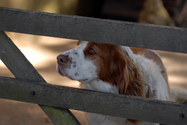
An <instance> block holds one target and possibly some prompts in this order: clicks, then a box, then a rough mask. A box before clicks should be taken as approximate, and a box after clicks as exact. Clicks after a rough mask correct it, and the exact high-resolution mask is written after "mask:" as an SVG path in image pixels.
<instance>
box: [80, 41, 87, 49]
mask: <svg viewBox="0 0 187 125" xmlns="http://www.w3.org/2000/svg"><path fill="white" fill-rule="evenodd" d="M87 44H88V42H87V41H79V42H78V46H77V48H82V49H84V48H85V47H86V46H87Z"/></svg>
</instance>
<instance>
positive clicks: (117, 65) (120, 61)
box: [110, 51, 145, 97]
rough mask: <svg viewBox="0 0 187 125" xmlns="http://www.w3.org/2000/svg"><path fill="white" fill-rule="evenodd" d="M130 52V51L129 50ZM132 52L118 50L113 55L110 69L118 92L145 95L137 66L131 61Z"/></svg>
mask: <svg viewBox="0 0 187 125" xmlns="http://www.w3.org/2000/svg"><path fill="white" fill-rule="evenodd" d="M131 52H132V51H131ZM131 54H133V53H127V52H126V51H119V54H118V55H117V56H115V57H113V60H112V62H111V65H110V71H111V74H112V76H114V82H115V83H116V85H117V87H118V91H119V94H125V95H133V96H141V97H145V91H144V85H145V83H144V81H143V79H142V74H141V73H142V72H141V70H140V69H139V66H138V65H136V64H135V63H134V62H133V59H134V58H133V57H129V55H130V56H133V55H131Z"/></svg>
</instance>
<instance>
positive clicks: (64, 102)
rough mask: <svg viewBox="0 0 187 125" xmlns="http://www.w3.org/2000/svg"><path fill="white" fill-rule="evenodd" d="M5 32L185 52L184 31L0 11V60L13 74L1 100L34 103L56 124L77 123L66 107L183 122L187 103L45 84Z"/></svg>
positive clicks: (0, 83)
mask: <svg viewBox="0 0 187 125" xmlns="http://www.w3.org/2000/svg"><path fill="white" fill-rule="evenodd" d="M4 31H11V32H19V33H26V34H34V35H44V36H52V37H61V38H70V39H78V40H87V41H94V42H100V43H109V44H116V45H126V46H133V47H140V48H149V49H159V50H164V51H172V52H181V53H187V49H186V48H187V29H181V28H170V27H159V26H153V25H145V24H138V23H129V22H120V21H112V20H101V19H94V18H86V17H78V16H67V15H59V14H50V13H43V12H35V11H26V10H18V9H9V8H0V59H1V60H2V61H3V62H4V64H5V65H6V66H7V67H8V69H9V70H10V71H11V72H12V73H13V75H14V76H15V78H7V77H0V98H4V99H11V100H17V101H23V102H29V103H36V104H39V105H40V107H41V108H42V109H43V111H44V112H45V113H46V114H47V115H48V116H49V118H50V119H51V120H52V121H53V123H54V124H55V125H70V124H80V123H79V122H78V121H77V120H76V118H75V117H74V116H73V115H72V113H71V112H70V111H69V110H68V109H75V110H81V111H86V112H93V113H99V114H104V115H111V116H116V117H124V118H130V119H137V120H143V121H149V122H156V123H162V124H169V125H176V124H177V125H179V124H180V125H186V124H187V118H186V117H187V101H185V102H184V103H176V102H167V101H158V100H153V99H147V98H141V97H133V96H127V95H120V94H111V93H104V92H95V91H91V90H82V89H76V88H70V87H64V86H56V85H51V84H48V83H46V81H45V80H44V79H43V78H42V77H41V76H40V74H38V72H37V71H36V70H35V68H34V67H33V66H32V64H30V63H29V62H28V60H27V59H26V58H25V57H24V56H23V54H22V53H21V52H20V51H19V49H18V48H17V47H16V46H15V45H14V43H13V42H12V41H11V40H10V39H9V38H8V37H7V35H6V34H5V33H4ZM114 107H118V108H117V109H116V108H115V110H114ZM145 109H146V110H145Z"/></svg>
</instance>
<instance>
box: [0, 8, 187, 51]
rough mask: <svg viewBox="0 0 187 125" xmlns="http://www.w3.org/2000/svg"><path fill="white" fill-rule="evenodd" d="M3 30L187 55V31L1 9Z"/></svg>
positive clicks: (0, 18)
mask: <svg viewBox="0 0 187 125" xmlns="http://www.w3.org/2000/svg"><path fill="white" fill-rule="evenodd" d="M0 30H2V31H12V32H20V33H27V34H35V35H44V36H53V37H62V38H69V39H78V40H87V41H92V42H100V43H109V44H117V45H126V46H132V47H140V48H149V49H156V50H164V51H173V52H181V53H187V49H186V47H187V29H182V28H171V27H164V26H162V27H161V26H156V25H147V24H138V23H130V22H122V21H112V20H103V19H94V18H86V17H79V16H67V15H60V14H50V13H44V12H36V11H27V10H18V9H8V8H0Z"/></svg>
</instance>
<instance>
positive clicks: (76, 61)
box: [57, 41, 145, 96]
mask: <svg viewBox="0 0 187 125" xmlns="http://www.w3.org/2000/svg"><path fill="white" fill-rule="evenodd" d="M134 58H135V57H134V54H133V53H132V51H131V49H130V48H129V47H125V46H117V45H110V44H102V43H94V42H86V41H79V42H78V46H77V47H76V48H74V49H71V50H69V51H66V52H64V53H62V54H60V55H59V56H58V57H57V64H58V66H57V70H58V72H59V73H60V74H61V75H63V76H66V77H69V78H70V79H72V80H77V81H80V82H81V83H84V84H86V83H90V82H92V81H95V80H102V81H103V82H107V83H108V84H111V85H113V86H117V87H118V91H119V93H120V94H127V95H136V96H144V95H145V93H144V89H143V88H144V87H143V80H142V77H141V71H140V70H139V67H138V66H137V65H136V64H135V63H134Z"/></svg>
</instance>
